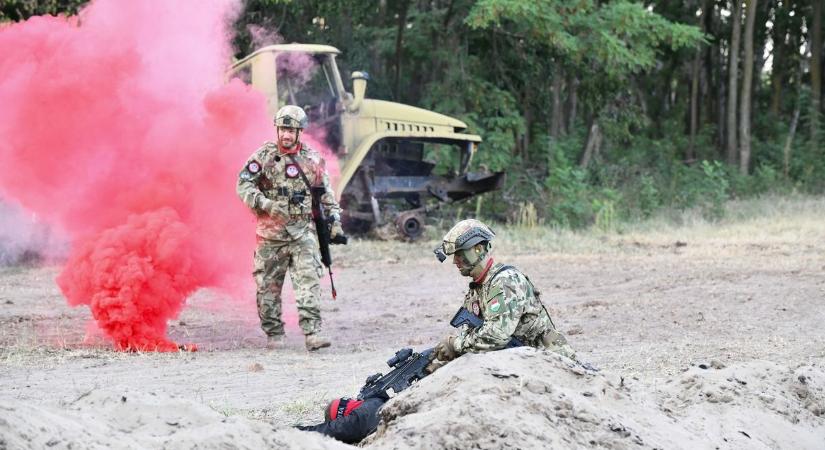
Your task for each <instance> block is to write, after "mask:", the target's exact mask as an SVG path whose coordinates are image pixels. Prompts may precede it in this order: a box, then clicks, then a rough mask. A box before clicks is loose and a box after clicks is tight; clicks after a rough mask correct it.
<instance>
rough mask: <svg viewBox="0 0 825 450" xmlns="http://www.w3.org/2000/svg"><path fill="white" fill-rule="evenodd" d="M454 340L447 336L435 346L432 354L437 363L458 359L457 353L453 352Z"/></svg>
mask: <svg viewBox="0 0 825 450" xmlns="http://www.w3.org/2000/svg"><path fill="white" fill-rule="evenodd" d="M454 339H455V338H454V337H452V336H447V337H445V338H444V339H442V340H441V342H439V343H438V344H436V346H435V348H434V349H433V354H434V355H435V357H436V359H438V360H439V361H444V362H447V361H452V360H454V359H456V357H458V352H456V351H455V347H453V340H454Z"/></svg>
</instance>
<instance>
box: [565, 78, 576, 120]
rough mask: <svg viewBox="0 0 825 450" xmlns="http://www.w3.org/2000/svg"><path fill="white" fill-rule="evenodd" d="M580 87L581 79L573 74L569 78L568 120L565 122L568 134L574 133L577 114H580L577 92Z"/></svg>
mask: <svg viewBox="0 0 825 450" xmlns="http://www.w3.org/2000/svg"><path fill="white" fill-rule="evenodd" d="M578 87H579V80H578V79H576V76H575V75H571V76H570V79H569V80H567V114H566V117H567V121H566V122H565V128H566V132H567V134H570V133H572V132H573V129H574V128H575V127H576V114H578V112H577V111H576V109H577V108H578V103H579V98H578V92H577V89H578Z"/></svg>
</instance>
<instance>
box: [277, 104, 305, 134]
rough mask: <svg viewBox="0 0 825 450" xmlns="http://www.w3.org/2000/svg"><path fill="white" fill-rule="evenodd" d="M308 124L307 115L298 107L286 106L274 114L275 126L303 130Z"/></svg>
mask: <svg viewBox="0 0 825 450" xmlns="http://www.w3.org/2000/svg"><path fill="white" fill-rule="evenodd" d="M308 124H309V119H307V113H305V112H304V110H303V109H302V108H301V107H300V106H295V105H286V106H284V107H283V108H281V109H279V110H278V112H277V113H276V114H275V126H276V127H284V128H298V129H300V130H303V129H304V128H306V127H307V125H308Z"/></svg>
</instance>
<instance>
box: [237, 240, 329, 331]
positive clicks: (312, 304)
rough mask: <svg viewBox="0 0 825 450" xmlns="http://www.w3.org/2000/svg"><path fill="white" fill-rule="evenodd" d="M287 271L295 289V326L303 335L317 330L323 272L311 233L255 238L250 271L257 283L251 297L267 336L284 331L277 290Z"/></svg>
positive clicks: (319, 322)
mask: <svg viewBox="0 0 825 450" xmlns="http://www.w3.org/2000/svg"><path fill="white" fill-rule="evenodd" d="M287 270H289V278H290V280H292V287H293V290H294V291H295V303H296V305H297V307H298V325H300V327H301V330H302V331H303V332H304V334H314V333H317V332H319V331H320V329H321V285H320V279H321V275H322V273H323V272H322V267H321V256H320V254H319V251H318V240H317V238H316V237H315V234H314V233H306V234H304V235H303V236H302V237H301V238H299V239H297V240H295V241H289V242H284V241H271V240H267V239H261V238H260V237H259V238H258V248H257V249H256V250H255V269H254V272H253V273H252V274H253V276H254V277H255V284H256V285H257V291H256V294H255V296H256V299H257V301H258V317H260V319H261V328H263V330H264V333H266V334H267V336H277V335H282V334H284V322H283V320H282V319H281V291H282V290H283V286H284V277H285V276H286V272H287Z"/></svg>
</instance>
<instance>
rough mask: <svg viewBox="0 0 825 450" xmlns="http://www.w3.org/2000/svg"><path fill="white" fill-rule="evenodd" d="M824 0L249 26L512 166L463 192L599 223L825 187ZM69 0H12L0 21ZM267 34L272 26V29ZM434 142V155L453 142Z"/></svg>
mask: <svg viewBox="0 0 825 450" xmlns="http://www.w3.org/2000/svg"><path fill="white" fill-rule="evenodd" d="M822 3H823V0H807V1H803V0H745V1H743V2H738V1H734V2H730V1H714V0H687V1H668V0H659V1H647V2H639V1H627V0H614V1H592V0H570V1H561V0H531V1H522V0H477V1H473V0H394V1H390V0H379V1H343V0H246V1H244V2H243V9H242V11H241V12H240V14H239V16H238V19H237V21H236V23H235V29H236V31H237V36H236V39H235V49H236V56H238V57H240V56H243V55H246V54H249V53H251V52H252V51H253V50H254V49H255V48H256V47H257V46H259V45H260V42H259V38H258V37H259V36H260V34H261V32H262V31H263V32H265V33H266V34H267V35H268V36H278V37H279V39H282V41H283V42H304V43H321V44H329V45H333V46H335V47H337V48H339V49H340V50H341V51H342V53H343V56H342V57H341V58H339V59H338V63H339V66H340V68H341V71H342V74H345V75H346V74H348V73H350V72H352V71H355V70H366V71H367V72H369V74H370V83H369V88H368V96H369V97H370V98H377V99H387V100H393V101H398V102H402V103H407V104H411V105H415V106H420V107H423V108H427V109H432V110H435V111H438V112H441V113H444V114H448V115H451V116H455V117H458V118H459V119H461V120H464V121H465V122H467V124H468V125H469V127H470V131H471V132H475V133H478V134H480V135H481V136H482V138H483V139H484V142H483V143H482V147H481V151H479V153H478V155H477V158H476V160H475V162H474V165H475V166H476V169H486V170H493V171H498V170H503V171H506V172H507V181H506V186H505V188H504V189H502V190H501V191H498V192H495V193H489V194H485V195H484V196H483V197H481V198H479V199H478V200H477V202H476V203H474V204H472V205H471V206H472V207H473V208H475V209H476V210H477V213H479V214H480V215H481V216H482V217H485V218H489V219H495V220H498V221H504V222H508V223H514V224H519V225H527V226H532V225H537V224H549V225H558V226H562V227H571V228H579V227H589V226H597V227H601V228H610V227H613V226H615V225H616V224H617V223H622V222H625V221H634V220H638V219H644V218H647V217H650V216H651V215H653V214H657V213H662V212H665V213H666V212H668V211H676V212H678V211H683V210H686V209H696V210H698V211H700V212H701V213H702V214H703V215H704V216H705V218H707V219H709V220H716V219H720V218H722V217H723V216H724V215H725V204H726V202H727V201H728V200H729V199H734V198H747V197H754V196H760V195H764V194H768V193H778V194H794V193H803V194H814V195H818V194H821V193H822V192H823V190H825V149H824V148H823V147H822V145H821V142H822V140H823V133H822V126H823V124H822V116H821V114H822V103H823V102H822V95H823V93H822V70H823V36H822V15H823V12H822ZM83 4H85V2H84V1H79V0H68V1H58V0H41V1H32V0H5V1H3V2H0V21H19V20H25V19H26V18H28V17H30V16H32V15H41V14H59V13H65V14H73V13H75V12H77V10H78V9H79V8H80V7H82V6H83ZM269 43H273V42H269ZM442 156H443V155H438V154H434V155H432V157H433V158H435V159H436V162H438V163H441V166H440V167H439V169H440V170H447V169H448V167H446V166H445V165H446V164H447V158H443V160H439V158H441V157H442Z"/></svg>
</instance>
